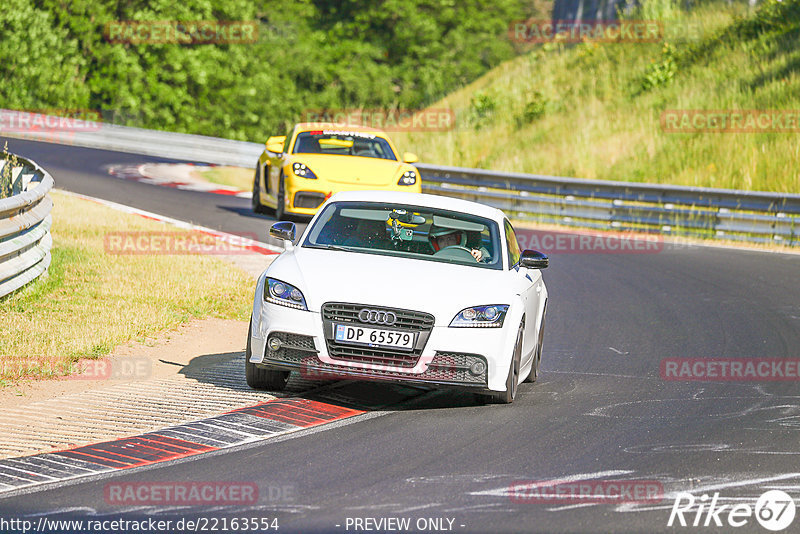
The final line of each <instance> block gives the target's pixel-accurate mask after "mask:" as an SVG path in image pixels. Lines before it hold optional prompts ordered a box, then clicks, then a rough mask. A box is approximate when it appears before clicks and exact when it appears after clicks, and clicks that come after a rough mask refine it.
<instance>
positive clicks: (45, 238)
mask: <svg viewBox="0 0 800 534" xmlns="http://www.w3.org/2000/svg"><path fill="white" fill-rule="evenodd" d="M16 158H17V161H18V164H17V165H16V166H14V167H13V169H12V172H11V176H12V184H13V192H14V193H15V194H13V195H12V196H11V197H8V198H4V199H0V297H4V296H5V295H8V294H9V293H11V292H12V291H15V290H17V289H19V288H20V287H22V286H24V285H25V284H27V283H29V282H31V281H33V280H35V279H36V278H37V277H38V276H40V275H41V274H42V273H44V272H45V271H46V270H47V268H48V267H49V266H50V248H51V247H52V245H53V240H52V238H51V236H50V226H51V224H52V217H51V215H50V211H51V210H52V208H53V201H52V200H51V199H50V197H49V196H48V195H47V193H48V192H49V191H50V189H52V188H53V178H52V177H51V176H50V175H49V174H48V173H47V171H45V170H44V169H42V168H41V167H39V166H38V165H37V164H36V163H34V162H32V161H29V160H26V159H24V158H21V157H19V156H17V157H16ZM6 165H11V163H10V162H9V161H7V160H0V172H2V170H3V169H4V168H5V167H6Z"/></svg>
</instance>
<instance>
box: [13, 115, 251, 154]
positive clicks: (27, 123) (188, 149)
mask: <svg viewBox="0 0 800 534" xmlns="http://www.w3.org/2000/svg"><path fill="white" fill-rule="evenodd" d="M60 119H61V117H54V116H51V115H42V114H37V113H27V112H20V111H14V110H9V109H0V136H2V137H13V138H18V139H30V140H34V141H47V142H50V143H59V144H62V145H73V146H80V147H87V148H100V149H103V150H114V151H117V152H129V153H132V154H146V155H148V156H157V157H161V158H170V159H177V160H185V161H193V162H197V163H214V164H217V165H234V166H238V167H255V164H256V161H257V160H258V157H259V156H260V155H261V152H262V151H263V150H264V145H263V143H248V142H245V141H233V140H230V139H221V138H219V137H208V136H205V135H192V134H183V133H175V132H162V131H159V130H145V129H143V128H132V127H130V126H117V125H115V124H109V123H105V122H76V121H70V120H69V119H66V120H64V121H63V122H62V121H61V120H60ZM3 126H5V128H3Z"/></svg>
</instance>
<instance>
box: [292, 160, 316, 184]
mask: <svg viewBox="0 0 800 534" xmlns="http://www.w3.org/2000/svg"><path fill="white" fill-rule="evenodd" d="M292 172H293V173H294V174H295V176H299V177H300V178H309V179H311V180H316V179H317V175H316V174H314V173H313V172H312V171H311V169H309V168H308V167H307V166H306V164H305V163H293V164H292Z"/></svg>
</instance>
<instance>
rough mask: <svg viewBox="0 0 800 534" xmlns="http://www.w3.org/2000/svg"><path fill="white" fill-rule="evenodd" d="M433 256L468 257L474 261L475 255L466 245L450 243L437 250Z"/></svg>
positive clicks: (464, 258) (450, 258)
mask: <svg viewBox="0 0 800 534" xmlns="http://www.w3.org/2000/svg"><path fill="white" fill-rule="evenodd" d="M434 256H438V257H440V258H444V259H448V260H466V259H470V260H472V261H475V257H474V256H473V255H472V250H470V249H468V248H467V247H462V246H461V245H450V246H449V247H444V248H443V249H440V250H439V251H438V252H436V253H434Z"/></svg>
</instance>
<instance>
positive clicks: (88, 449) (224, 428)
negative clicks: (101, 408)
mask: <svg viewBox="0 0 800 534" xmlns="http://www.w3.org/2000/svg"><path fill="white" fill-rule="evenodd" d="M364 413H366V412H365V411H364V410H357V409H353V408H346V407H344V406H338V405H334V404H328V403H324V402H319V401H315V400H310V399H303V398H287V399H275V400H271V401H267V402H264V403H261V404H256V405H254V406H249V407H246V408H239V409H236V410H233V411H230V412H227V413H224V414H222V415H218V416H215V417H211V418H208V419H202V420H199V421H194V422H190V423H184V424H180V425H176V426H171V427H167V428H164V429H162V430H158V431H155V432H148V433H146V434H141V435H138V436H133V437H126V438H121V439H115V440H112V441H105V442H102V443H97V444H94V445H86V446H82V447H75V448H72V449H67V450H63V451H58V452H52V453H43V454H37V455H35V456H25V457H20V458H10V459H5V460H0V494H2V493H7V492H12V491H17V490H21V489H26V488H30V487H32V486H37V485H41V484H49V483H53V482H63V481H66V480H71V479H76V478H81V477H88V476H92V475H96V474H99V473H107V472H112V471H120V470H124V469H131V468H135V467H143V466H147V465H152V464H157V463H161V462H167V461H171V460H176V459H180V458H186V457H189V456H196V455H199V454H203V453H207V452H211V451H218V450H222V449H229V448H231V447H236V446H239V445H243V444H246V443H251V442H256V441H261V440H265V439H268V438H271V437H274V436H278V435H282V434H288V433H291V432H297V431H300V430H305V429H308V428H312V427H315V426H320V425H324V424H328V423H332V422H334V421H339V420H342V419H347V418H350V417H354V416H356V415H361V414H364Z"/></svg>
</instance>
